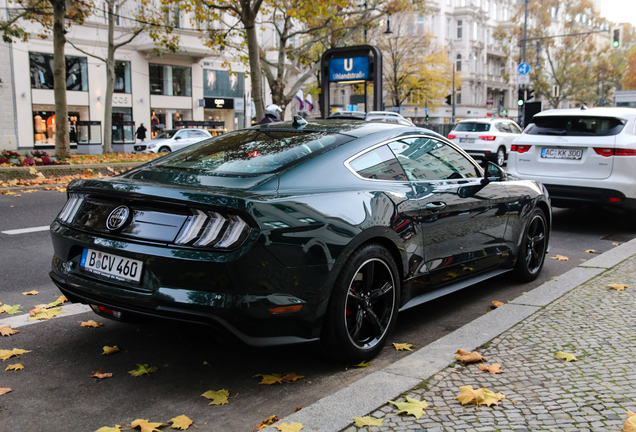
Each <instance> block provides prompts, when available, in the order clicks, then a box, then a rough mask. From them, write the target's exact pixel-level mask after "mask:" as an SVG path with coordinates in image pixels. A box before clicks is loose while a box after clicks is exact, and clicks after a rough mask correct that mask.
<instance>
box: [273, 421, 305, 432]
mask: <svg viewBox="0 0 636 432" xmlns="http://www.w3.org/2000/svg"><path fill="white" fill-rule="evenodd" d="M274 427H275V428H276V429H278V430H279V431H280V432H298V431H300V430H301V429H302V428H304V426H303V425H302V424H301V423H295V422H291V424H289V423H281V424H279V425H278V426H274Z"/></svg>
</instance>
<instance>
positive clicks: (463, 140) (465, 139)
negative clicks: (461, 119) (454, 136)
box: [459, 138, 475, 143]
mask: <svg viewBox="0 0 636 432" xmlns="http://www.w3.org/2000/svg"><path fill="white" fill-rule="evenodd" d="M459 142H460V143H474V142H475V138H460V139H459Z"/></svg>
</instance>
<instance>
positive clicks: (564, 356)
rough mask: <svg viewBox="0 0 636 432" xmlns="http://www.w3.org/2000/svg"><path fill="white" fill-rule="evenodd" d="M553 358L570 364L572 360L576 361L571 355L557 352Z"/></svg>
mask: <svg viewBox="0 0 636 432" xmlns="http://www.w3.org/2000/svg"><path fill="white" fill-rule="evenodd" d="M554 358H558V359H564V360H565V361H566V362H570V361H573V360H576V359H577V358H576V357H575V356H574V354H571V353H566V352H563V351H559V352H558V353H556V355H555V356H554Z"/></svg>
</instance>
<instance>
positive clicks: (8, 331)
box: [0, 324, 20, 336]
mask: <svg viewBox="0 0 636 432" xmlns="http://www.w3.org/2000/svg"><path fill="white" fill-rule="evenodd" d="M16 333H20V330H13V329H12V328H11V324H9V325H8V326H4V327H0V334H1V335H2V336H11V335H14V334H16Z"/></svg>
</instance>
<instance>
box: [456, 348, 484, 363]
mask: <svg viewBox="0 0 636 432" xmlns="http://www.w3.org/2000/svg"><path fill="white" fill-rule="evenodd" d="M455 354H459V355H458V356H457V357H455V360H459V361H462V362H464V363H474V362H478V361H486V358H485V357H482V356H481V354H479V353H478V352H477V351H473V352H470V351H465V350H463V349H459V350H457V351H456V352H455Z"/></svg>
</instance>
